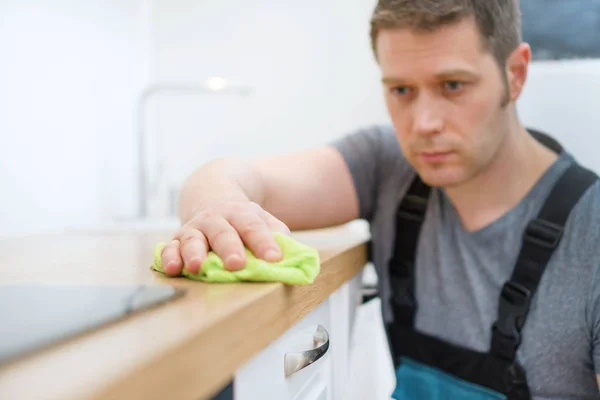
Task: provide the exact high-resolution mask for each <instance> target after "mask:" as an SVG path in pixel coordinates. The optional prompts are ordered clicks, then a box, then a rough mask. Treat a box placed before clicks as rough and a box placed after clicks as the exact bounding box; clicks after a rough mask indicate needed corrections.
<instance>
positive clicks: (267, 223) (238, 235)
mask: <svg viewBox="0 0 600 400" xmlns="http://www.w3.org/2000/svg"><path fill="white" fill-rule="evenodd" d="M273 232H282V233H285V234H289V233H290V230H289V229H288V227H287V226H286V225H285V224H284V223H283V222H281V221H280V220H278V219H277V218H275V217H273V216H272V215H271V214H269V213H268V212H267V211H265V210H264V209H263V208H262V207H260V206H259V205H258V204H256V203H253V202H250V201H226V202H220V203H218V204H211V205H207V206H204V207H202V208H200V209H199V210H197V211H196V213H195V214H194V216H193V217H192V218H191V219H190V220H189V221H188V222H187V223H186V224H185V225H183V226H182V228H181V229H180V230H179V232H177V234H176V235H175V237H174V239H173V240H172V241H171V243H169V244H167V245H166V246H165V248H164V250H163V253H162V265H163V266H164V270H165V272H166V273H167V274H168V275H171V276H174V275H179V274H181V271H182V270H183V268H184V267H185V269H186V270H188V271H189V272H191V273H197V272H198V271H199V269H200V266H201V265H202V262H203V261H204V259H205V258H206V255H207V253H208V251H210V250H212V251H214V252H215V253H216V254H217V255H218V256H219V257H221V259H222V260H223V261H224V263H225V268H226V269H228V270H231V271H235V270H239V269H242V268H243V267H244V265H245V264H246V253H245V250H244V246H247V247H248V249H249V250H250V251H251V252H252V253H253V254H254V255H256V256H257V257H258V258H262V259H264V260H266V261H272V262H276V261H279V260H280V259H281V257H282V254H281V249H280V248H279V246H278V244H277V242H276V241H275V239H274V237H273Z"/></svg>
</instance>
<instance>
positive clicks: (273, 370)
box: [234, 274, 360, 400]
mask: <svg viewBox="0 0 600 400" xmlns="http://www.w3.org/2000/svg"><path fill="white" fill-rule="evenodd" d="M359 295H360V274H359V275H357V276H356V277H355V278H353V279H352V280H350V281H348V282H346V283H344V284H343V285H342V286H341V287H340V288H338V289H337V290H336V291H335V292H333V293H332V294H331V295H330V296H329V297H328V298H326V299H325V300H324V301H323V302H322V303H321V304H319V306H317V307H316V308H315V309H314V310H313V311H311V312H310V313H309V314H308V315H306V316H305V317H304V318H302V319H301V320H300V321H298V322H297V323H296V324H295V325H294V326H292V327H291V328H289V329H288V330H287V331H286V332H285V333H284V334H283V335H281V336H280V337H279V338H278V339H276V340H275V341H274V342H272V343H271V344H270V345H268V346H267V347H266V348H264V349H263V350H262V351H261V352H259V353H258V354H257V355H256V356H254V357H253V358H252V359H250V360H249V361H248V362H247V363H245V364H244V365H243V366H242V367H241V368H239V369H238V371H237V372H236V375H235V382H234V393H235V395H234V399H235V400H255V399H265V400H270V399H273V400H336V399H340V400H341V399H345V398H347V394H346V388H347V383H348V378H349V368H348V360H349V351H350V346H349V343H350V334H351V321H352V320H353V313H354V310H355V307H356V305H357V304H358V303H357V301H358V296H359ZM310 352H313V353H315V354H312V356H313V358H312V359H311V360H310V361H307V362H311V363H310V364H308V365H304V366H303V365H297V368H293V367H294V363H293V360H292V358H293V357H294V356H296V357H299V358H302V356H305V357H307V358H306V359H305V360H307V359H310V356H311V354H310ZM286 357H287V358H286ZM300 364H301V363H300ZM286 367H288V368H289V370H288V373H287V374H286Z"/></svg>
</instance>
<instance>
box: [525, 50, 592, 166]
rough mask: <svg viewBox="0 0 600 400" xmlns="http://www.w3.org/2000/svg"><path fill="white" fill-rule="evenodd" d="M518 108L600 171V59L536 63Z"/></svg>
mask: <svg viewBox="0 0 600 400" xmlns="http://www.w3.org/2000/svg"><path fill="white" fill-rule="evenodd" d="M518 110H519V114H520V116H521V118H522V120H523V122H524V123H525V124H526V125H528V126H531V127H534V128H537V129H541V130H542V131H545V132H547V133H548V134H550V135H552V136H554V137H555V138H557V139H558V140H559V141H560V142H561V143H562V144H563V145H564V147H565V148H566V149H567V151H569V152H570V153H571V154H573V155H574V156H575V158H576V159H577V160H578V161H579V162H581V163H583V164H584V165H586V166H587V167H588V168H591V169H593V170H594V171H595V172H596V173H598V174H600V156H599V153H598V149H599V148H600V60H597V59H596V60H579V61H577V60H574V61H544V62H536V63H534V65H532V67H531V71H530V74H529V78H528V82H527V85H526V86H525V90H524V92H523V96H522V98H521V99H520V101H519V103H518Z"/></svg>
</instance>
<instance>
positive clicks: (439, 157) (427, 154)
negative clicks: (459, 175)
mask: <svg viewBox="0 0 600 400" xmlns="http://www.w3.org/2000/svg"><path fill="white" fill-rule="evenodd" d="M452 153H453V152H452V151H422V152H420V153H419V158H421V160H423V161H425V162H426V163H440V162H443V161H445V160H446V159H447V158H448V157H450V156H451V155H452Z"/></svg>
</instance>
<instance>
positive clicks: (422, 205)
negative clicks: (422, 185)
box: [398, 194, 429, 222]
mask: <svg viewBox="0 0 600 400" xmlns="http://www.w3.org/2000/svg"><path fill="white" fill-rule="evenodd" d="M428 201H429V198H427V197H421V196H416V195H413V194H408V195H406V197H404V200H403V201H402V203H400V207H399V208H398V217H401V218H404V219H407V220H410V221H415V222H423V220H424V219H425V213H426V212H427V203H428Z"/></svg>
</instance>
